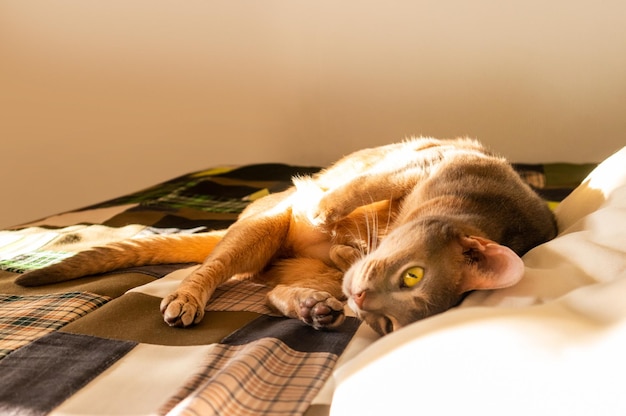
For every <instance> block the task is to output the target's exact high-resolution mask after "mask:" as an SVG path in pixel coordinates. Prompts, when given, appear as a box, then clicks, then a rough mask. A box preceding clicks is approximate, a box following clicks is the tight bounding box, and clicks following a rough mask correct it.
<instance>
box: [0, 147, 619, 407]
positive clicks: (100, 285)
mask: <svg viewBox="0 0 626 416" xmlns="http://www.w3.org/2000/svg"><path fill="white" fill-rule="evenodd" d="M516 168H517V169H518V171H519V172H520V174H521V176H522V177H523V178H524V179H525V180H527V181H528V183H529V184H531V186H533V187H535V188H536V189H537V191H538V192H539V193H540V194H541V195H542V196H543V197H544V198H545V199H546V201H547V203H549V204H550V205H551V206H552V207H553V208H554V210H555V212H556V215H557V218H558V222H559V229H560V234H559V236H558V237H557V238H556V239H554V240H552V241H550V242H548V243H546V244H543V245H542V246H539V247H537V248H535V249H534V250H532V251H531V252H529V253H528V254H526V255H525V256H524V262H525V264H526V275H525V277H524V279H523V280H522V281H521V282H520V283H519V284H518V285H516V286H514V287H511V288H507V289H501V290H495V291H488V292H474V293H472V294H470V295H469V296H468V297H467V298H466V299H465V300H464V301H463V303H462V304H461V305H459V306H458V307H457V308H454V309H452V310H450V311H448V312H446V313H443V314H440V315H438V316H435V317H432V318H429V319H425V320H423V321H420V322H417V323H415V324H413V325H411V326H409V327H406V328H404V329H402V330H400V331H397V332H395V333H392V334H390V335H388V336H385V337H383V338H380V337H379V336H378V335H376V334H375V333H374V332H373V331H372V330H371V329H369V328H368V327H367V326H365V325H362V324H361V323H360V322H359V321H358V320H357V319H356V318H354V317H353V316H349V317H348V318H347V320H346V322H345V323H344V324H343V325H342V326H341V327H340V328H339V329H337V330H334V331H315V330H313V329H311V328H310V327H307V326H306V325H304V324H302V323H300V322H299V321H296V320H292V319H287V318H283V317H280V316H276V315H274V314H273V313H272V311H271V310H269V309H268V308H267V307H266V305H265V304H264V301H263V297H264V293H265V291H266V288H264V287H263V286H259V285H255V284H253V283H250V282H245V281H243V282H242V281H232V282H228V283H226V284H224V285H223V286H222V287H220V288H219V289H218V291H217V293H216V294H215V295H214V297H213V298H212V300H211V301H210V303H209V304H208V305H207V314H206V316H205V319H204V320H203V321H202V322H201V323H200V324H199V325H197V326H194V327H192V328H187V329H178V328H170V327H168V326H167V325H166V324H165V323H164V322H163V320H162V318H161V315H160V313H159V308H158V305H159V303H160V300H161V298H162V297H163V296H164V295H165V294H167V293H169V292H171V291H172V290H173V288H175V287H176V285H177V284H178V283H179V282H180V280H181V279H182V278H184V276H185V275H186V274H187V273H188V272H189V270H190V269H192V268H193V267H197V265H194V264H171V265H161V266H147V267H137V268H131V269H125V270H120V271H117V272H114V273H107V274H105V275H101V276H90V277H86V278H82V279H77V280H74V281H69V282H65V283H60V284H54V285H48V286H42V287H35V288H24V287H20V286H17V285H16V284H15V283H14V279H15V277H16V276H18V275H19V274H20V273H23V272H24V271H27V270H31V269H34V268H39V267H43V266H45V265H47V264H50V263H52V262H55V261H58V260H60V259H63V258H66V257H68V256H71V255H72V254H73V253H75V252H77V251H80V250H82V249H85V248H87V247H91V246H94V245H100V244H103V243H107V242H112V241H118V240H121V239H128V238H141V237H143V236H147V235H154V234H169V233H195V232H201V231H205V230H208V229H216V228H224V227H227V226H228V225H229V224H231V223H232V222H233V221H234V220H235V219H236V217H237V214H238V213H239V212H241V210H242V209H243V208H244V207H245V206H246V205H247V204H248V203H250V202H251V201H253V200H255V199H257V198H262V197H263V196H265V195H267V194H268V193H271V192H277V191H280V190H283V189H285V188H286V187H288V186H289V184H290V178H291V177H292V176H293V175H297V174H307V173H313V172H315V171H317V170H318V169H319V168H318V167H304V166H290V165H284V164H258V165H247V166H239V167H217V168H211V169H208V170H204V171H199V172H194V173H190V174H188V175H184V176H181V177H178V178H174V179H172V180H169V181H167V182H164V183H160V184H158V185H155V186H153V187H151V188H149V189H145V190H143V191H140V192H137V193H134V194H131V195H126V196H122V197H120V198H116V199H114V200H109V201H106V202H103V203H100V204H97V205H93V206H90V207H86V208H82V209H78V210H75V211H71V212H65V213H61V214H59V215H54V216H50V217H47V218H43V219H41V220H38V221H34V222H31V223H28V224H23V225H20V226H16V227H12V228H10V229H7V230H4V231H0V414H15V415H22V414H23V415H43V414H56V415H84V414H93V415H96V414H102V415H104V414H106V415H148V414H150V415H152V414H159V415H165V414H196V415H209V414H219V415H245V414H250V415H298V414H304V415H327V414H331V415H348V414H350V415H352V414H359V415H363V414H376V415H380V414H393V415H400V414H419V413H420V412H421V411H423V412H425V414H429V415H432V414H448V415H449V414H453V412H468V411H471V410H477V411H480V412H481V413H482V414H539V413H541V414H626V401H625V400H622V399H620V397H621V394H622V392H621V389H622V386H623V385H624V382H625V381H626V377H625V376H624V374H626V363H624V360H623V359H622V357H623V351H624V348H625V347H626V301H624V299H626V148H624V149H622V150H621V151H618V152H617V153H615V154H614V155H613V156H611V157H610V158H608V159H607V160H605V161H603V162H602V163H600V164H598V165H597V166H596V164H566V163H562V164H556V163H552V164H542V165H525V164H517V165H516ZM348 314H349V315H350V313H349V311H348Z"/></svg>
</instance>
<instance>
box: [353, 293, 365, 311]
mask: <svg viewBox="0 0 626 416" xmlns="http://www.w3.org/2000/svg"><path fill="white" fill-rule="evenodd" d="M352 299H354V303H356V306H358V307H359V309H363V302H365V291H364V290H362V291H360V292H358V293H355V294H353V295H352Z"/></svg>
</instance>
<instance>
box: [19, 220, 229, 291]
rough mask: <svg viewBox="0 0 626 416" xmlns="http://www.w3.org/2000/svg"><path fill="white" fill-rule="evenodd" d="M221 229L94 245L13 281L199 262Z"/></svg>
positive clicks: (30, 283)
mask: <svg viewBox="0 0 626 416" xmlns="http://www.w3.org/2000/svg"><path fill="white" fill-rule="evenodd" d="M225 232H226V231H225V230H220V231H211V232H208V233H200V234H178V235H168V236H150V237H144V238H137V239H131V240H126V241H121V242H117V243H111V244H107V245H104V246H101V247H94V248H92V249H89V250H86V251H81V252H79V253H77V254H75V255H74V256H72V257H68V258H66V259H64V260H62V261H61V262H59V263H55V264H51V265H50V266H46V267H43V268H41V269H36V270H32V271H29V272H26V273H24V274H22V275H21V276H18V277H17V278H16V279H15V283H17V284H18V285H20V286H41V285H47V284H52V283H59V282H65V281H67V280H72V279H78V278H79V277H84V276H90V275H94V274H99V273H105V272H110V271H113V270H118V269H123V268H126V267H136V266H146V265H154V264H172V263H202V262H203V261H204V259H205V258H206V257H207V256H208V255H209V254H210V253H211V251H213V248H215V246H216V245H217V243H219V242H220V240H221V239H222V237H223V236H224V234H225Z"/></svg>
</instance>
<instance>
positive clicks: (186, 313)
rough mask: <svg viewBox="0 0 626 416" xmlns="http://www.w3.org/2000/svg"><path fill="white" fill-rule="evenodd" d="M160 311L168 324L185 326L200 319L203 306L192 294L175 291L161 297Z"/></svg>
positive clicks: (202, 313) (202, 315) (202, 314)
mask: <svg viewBox="0 0 626 416" xmlns="http://www.w3.org/2000/svg"><path fill="white" fill-rule="evenodd" d="M161 313H162V314H163V320H165V323H167V324H168V325H169V326H177V327H187V326H190V325H192V324H197V323H199V322H200V321H201V320H202V318H203V317H204V306H203V305H200V304H199V302H198V301H197V300H196V299H195V298H194V297H193V296H189V295H186V294H183V293H176V292H175V293H172V294H171V295H169V296H167V297H165V298H163V300H162V301H161Z"/></svg>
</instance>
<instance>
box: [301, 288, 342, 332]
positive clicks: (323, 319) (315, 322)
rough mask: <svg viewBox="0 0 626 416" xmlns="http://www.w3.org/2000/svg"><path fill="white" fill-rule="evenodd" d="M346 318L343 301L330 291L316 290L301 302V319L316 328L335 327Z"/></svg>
mask: <svg viewBox="0 0 626 416" xmlns="http://www.w3.org/2000/svg"><path fill="white" fill-rule="evenodd" d="M345 318H346V317H345V315H344V313H343V303H342V302H340V301H339V300H337V299H336V298H334V297H333V296H332V295H331V294H330V293H326V292H314V293H312V294H311V295H309V296H308V297H307V298H305V299H304V300H303V301H302V302H300V319H302V320H303V321H304V322H306V323H307V324H309V325H311V326H312V327H313V328H315V329H325V328H335V327H337V326H339V325H341V324H342V323H343V321H344V320H345Z"/></svg>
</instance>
